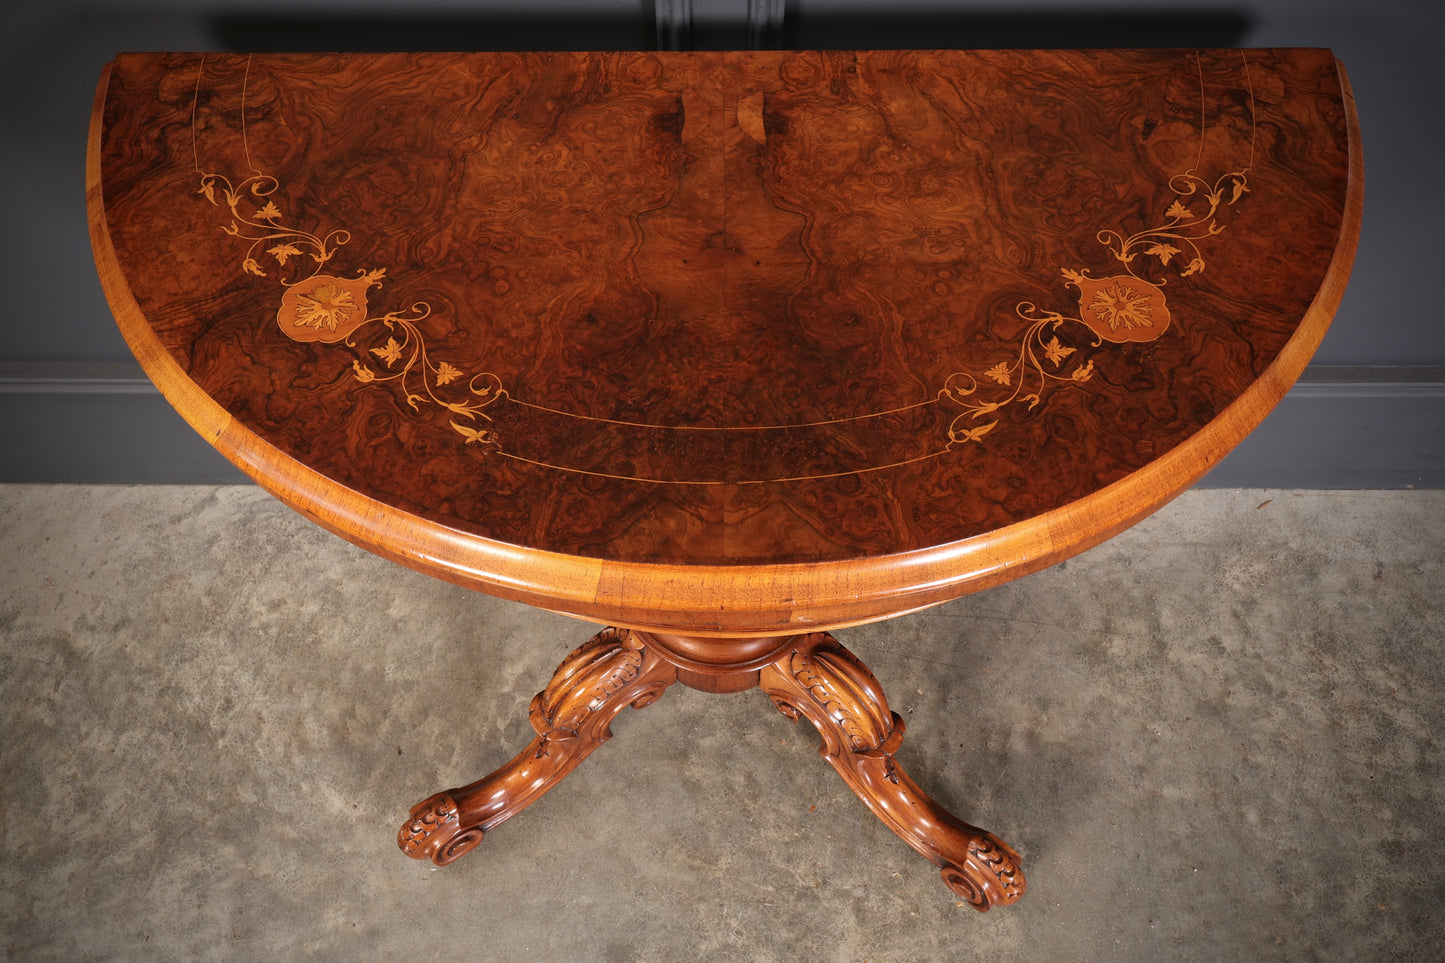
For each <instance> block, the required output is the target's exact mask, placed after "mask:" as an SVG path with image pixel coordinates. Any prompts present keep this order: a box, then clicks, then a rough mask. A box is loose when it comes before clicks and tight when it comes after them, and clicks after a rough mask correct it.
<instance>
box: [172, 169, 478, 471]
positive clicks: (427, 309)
mask: <svg viewBox="0 0 1445 963" xmlns="http://www.w3.org/2000/svg"><path fill="white" fill-rule="evenodd" d="M279 186H280V185H279V183H278V182H277V180H276V179H275V178H274V177H271V176H270V175H267V174H263V173H255V174H252V175H251V176H250V177H248V178H246V179H244V180H242V181H240V182H239V183H233V182H232V180H231V179H230V178H228V177H226V176H225V175H224V174H220V173H216V172H207V171H201V172H200V188H199V189H198V190H197V191H196V193H197V194H199V195H201V196H203V197H205V199H206V200H208V201H209V202H210V203H211V204H213V205H215V206H216V207H224V208H225V209H226V210H227V211H228V212H229V214H230V223H229V224H227V225H225V226H224V227H223V228H222V230H223V231H224V232H225V233H226V234H227V235H229V236H231V237H234V238H237V239H239V240H242V241H248V242H250V243H249V246H248V247H247V248H246V252H245V256H244V257H243V258H242V260H241V270H242V271H243V272H244V273H246V274H248V275H252V276H254V277H257V278H270V277H275V278H276V279H277V280H278V281H279V283H280V284H281V287H282V291H281V302H280V305H279V306H278V308H277V311H276V324H277V326H278V327H279V328H280V329H281V332H282V333H283V334H285V335H286V336H287V337H288V338H291V339H292V340H294V341H299V342H303V343H312V342H319V343H322V344H338V343H340V344H344V345H345V346H346V347H349V348H352V349H353V350H354V351H355V352H356V354H357V357H356V358H355V359H354V360H353V361H352V362H351V368H352V374H353V376H354V377H355V378H356V380H357V381H359V382H361V383H362V384H384V383H387V382H395V383H396V384H397V385H398V386H399V387H400V389H401V391H402V393H403V397H404V399H405V401H406V403H407V405H408V406H410V407H411V409H412V410H413V411H416V412H420V411H421V409H422V406H423V405H428V406H434V407H436V408H440V409H443V410H445V411H447V412H449V413H450V414H451V415H452V416H454V417H453V418H452V420H451V422H450V423H451V427H452V428H453V429H454V430H455V431H456V432H457V433H458V434H460V435H461V436H462V437H463V438H464V439H465V441H464V442H463V443H464V444H467V445H471V444H475V445H478V446H480V447H482V448H484V449H498V448H500V447H501V439H500V437H499V436H498V434H497V432H496V431H495V430H494V429H493V428H491V427H490V425H491V418H490V417H488V415H487V414H486V412H485V409H486V408H487V407H488V406H489V405H491V404H493V403H494V402H496V401H497V400H498V399H500V398H503V397H505V396H506V391H505V389H504V388H503V387H502V383H501V380H500V379H499V378H498V377H497V376H496V375H494V374H491V373H490V372H482V373H479V374H474V375H470V376H469V375H468V374H467V373H466V372H464V371H463V370H462V369H460V368H458V367H456V366H455V365H453V364H452V363H451V362H449V361H444V360H437V359H434V358H432V357H431V356H430V355H429V353H428V351H427V344H426V339H425V338H424V337H423V336H422V333H421V330H420V329H419V328H418V327H417V323H418V322H420V321H422V320H424V319H425V318H427V317H428V316H429V315H430V314H431V306H430V305H429V304H428V303H427V302H425V301H415V302H413V303H412V304H411V305H409V306H408V307H407V308H406V309H405V310H400V311H388V312H386V313H384V314H373V313H372V310H371V306H370V303H369V295H370V294H371V292H372V289H379V288H381V286H382V283H383V281H384V280H386V268H370V269H368V268H358V269H356V271H355V273H354V275H353V276H350V277H346V276H341V275H339V274H334V273H330V272H328V271H325V270H324V269H326V268H327V266H328V264H329V263H330V262H331V260H332V259H333V258H334V257H335V256H336V255H337V252H338V249H339V248H341V247H342V246H343V245H345V244H346V243H347V242H348V241H350V240H351V233H350V232H349V231H346V230H332V231H329V232H327V233H325V234H316V233H313V232H310V231H306V230H304V229H302V228H299V227H294V226H292V225H290V224H288V223H287V221H286V217H285V215H284V213H283V212H282V211H281V209H280V207H278V206H277V203H276V201H275V199H274V198H273V197H272V195H273V194H274V193H275V192H276V190H277V189H278V188H279ZM368 328H369V329H371V335H370V337H369V339H363V341H362V343H364V344H367V345H369V346H368V347H363V346H362V343H359V342H358V340H357V338H356V336H357V334H358V332H361V331H363V330H364V329H368ZM383 339H384V340H383Z"/></svg>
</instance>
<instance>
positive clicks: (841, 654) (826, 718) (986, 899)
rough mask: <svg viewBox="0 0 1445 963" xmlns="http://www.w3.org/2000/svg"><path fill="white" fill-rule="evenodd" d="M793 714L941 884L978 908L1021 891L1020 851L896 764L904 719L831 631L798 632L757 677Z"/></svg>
mask: <svg viewBox="0 0 1445 963" xmlns="http://www.w3.org/2000/svg"><path fill="white" fill-rule="evenodd" d="M759 685H760V686H761V687H762V689H763V691H765V692H766V693H767V694H768V696H769V697H770V698H771V699H772V700H773V703H774V704H775V705H776V706H777V707H778V709H779V710H781V711H782V713H783V714H784V715H785V716H787V717H789V718H790V719H797V718H798V717H799V716H802V717H804V718H806V719H807V720H808V721H809V722H811V723H812V724H813V725H814V726H815V727H816V728H817V730H818V733H819V734H820V735H821V736H822V739H823V744H822V746H821V747H820V749H819V751H820V752H821V753H822V754H823V757H824V758H825V759H827V760H828V762H829V763H830V764H832V766H833V768H834V769H836V770H837V771H838V773H839V775H841V776H842V777H843V779H844V781H845V782H847V783H848V785H849V787H850V788H852V790H853V791H854V792H855V793H857V794H858V798H860V799H862V800H863V802H864V803H865V804H867V806H868V808H869V809H871V810H873V813H874V814H875V815H876V816H878V818H879V819H881V820H883V822H884V823H886V824H887V825H888V828H890V829H892V830H893V831H894V832H895V833H897V834H898V835H899V836H900V837H902V838H903V840H904V842H906V843H908V845H910V846H912V847H913V848H914V849H915V850H917V851H918V852H919V853H921V854H923V855H924V856H926V857H927V858H928V859H930V860H931V861H932V862H933V863H934V864H935V865H937V866H940V867H942V870H943V881H944V882H945V883H946V884H948V887H949V888H950V889H952V890H953V891H954V892H955V893H957V894H958V895H959V896H961V897H963V899H965V900H966V901H967V902H968V903H969V904H970V905H972V906H973V907H974V908H975V909H978V910H980V911H987V910H988V909H989V907H991V906H998V905H1003V904H1007V903H1012V902H1015V901H1016V900H1018V899H1019V897H1021V896H1023V894H1024V885H1025V884H1024V874H1023V870H1022V869H1021V868H1020V859H1019V855H1018V853H1016V852H1014V851H1013V849H1011V848H1010V847H1009V846H1008V845H1007V844H1006V843H1004V842H1002V841H1001V840H999V839H998V838H997V837H996V836H994V835H993V834H992V833H988V832H985V831H983V830H982V829H979V828H978V827H976V826H970V825H969V824H968V823H966V822H963V821H962V820H961V819H958V818H956V817H955V816H953V815H952V814H951V813H949V812H948V811H947V810H945V809H943V808H942V807H941V806H939V805H938V804H937V803H935V802H934V801H933V800H932V799H930V798H929V797H928V795H927V794H926V793H925V792H924V791H923V790H922V789H920V788H918V786H917V784H916V783H914V782H913V780H911V779H909V778H908V775H907V774H906V773H904V771H903V770H902V769H901V768H899V766H898V763H897V762H896V761H895V759H894V754H895V753H896V752H897V751H898V747H899V746H901V745H902V744H903V731H904V727H903V720H902V719H900V718H899V717H898V715H897V713H894V712H892V711H891V710H890V709H889V708H888V702H887V700H886V699H885V698H884V696H883V690H882V687H881V686H880V685H879V683H878V680H877V679H876V678H875V677H874V675H873V673H872V672H870V671H868V667H867V666H865V665H864V664H863V663H862V662H860V661H858V658H857V657H856V656H854V655H853V653H851V652H849V651H848V650H847V649H845V648H843V646H842V645H840V644H839V643H838V641H837V640H836V639H834V638H833V637H832V636H831V635H828V634H826V633H821V632H820V633H816V634H813V635H807V636H800V637H799V638H798V640H797V643H796V644H795V645H794V646H793V647H792V648H791V649H790V650H789V651H788V652H786V653H785V654H784V655H783V656H782V657H781V658H779V659H778V660H777V661H776V662H774V663H773V664H772V665H769V666H767V667H766V668H764V669H763V670H762V677H761V679H760V681H759Z"/></svg>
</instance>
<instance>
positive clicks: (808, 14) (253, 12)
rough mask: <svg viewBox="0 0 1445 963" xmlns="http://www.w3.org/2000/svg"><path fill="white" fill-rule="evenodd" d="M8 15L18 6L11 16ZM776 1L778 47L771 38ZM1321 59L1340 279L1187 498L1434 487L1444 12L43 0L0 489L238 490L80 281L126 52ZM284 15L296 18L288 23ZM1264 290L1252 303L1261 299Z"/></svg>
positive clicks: (5, 370) (1259, 4)
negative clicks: (1358, 188)
mask: <svg viewBox="0 0 1445 963" xmlns="http://www.w3.org/2000/svg"><path fill="white" fill-rule="evenodd" d="M12 6H14V5H12ZM785 6H786V12H787V17H786V21H785V23H784V27H783V29H782V30H781V31H778V30H775V29H769V28H772V27H774V26H776V22H777V21H778V20H779V19H781V14H782V13H783V11H784V8H785ZM750 9H751V11H752V14H753V24H752V33H751V36H753V37H760V38H761V39H762V40H764V41H765V42H767V43H772V44H777V45H785V46H794V47H866V46H894V47H899V46H901V47H928V46H944V47H990V46H995V47H996V46H1068V47H1087V46H1119V47H1129V46H1224V45H1236V46H1273V45H1280V46H1323V47H1330V48H1332V49H1334V51H1335V53H1336V54H1337V55H1338V56H1339V57H1340V58H1341V60H1343V61H1344V63H1345V65H1346V66H1347V68H1348V69H1349V72H1350V77H1351V81H1352V83H1353V85H1354V89H1355V95H1356V99H1357V101H1358V104H1359V113H1360V120H1361V127H1362V131H1363V139H1364V145H1365V162H1366V171H1367V176H1366V184H1367V189H1366V201H1365V221H1364V230H1363V233H1362V237H1361V243H1360V249H1359V255H1358V258H1357V260H1356V264H1355V272H1354V276H1353V278H1352V280H1351V282H1350V288H1349V291H1348V293H1347V294H1346V296H1345V300H1344V303H1343V305H1342V306H1341V308H1340V311H1339V314H1338V315H1337V317H1336V320H1335V323H1334V326H1333V328H1332V329H1331V331H1330V333H1329V335H1328V336H1327V337H1326V339H1325V342H1324V344H1323V346H1322V347H1321V349H1320V351H1319V353H1318V355H1317V356H1316V359H1315V360H1316V364H1315V365H1314V366H1312V368H1311V369H1310V371H1309V372H1308V373H1307V375H1306V378H1305V382H1304V383H1302V384H1301V385H1300V386H1298V387H1297V388H1296V389H1295V391H1293V392H1292V393H1291V394H1290V396H1289V397H1288V398H1287V399H1286V400H1285V402H1284V403H1283V404H1282V405H1281V406H1280V408H1279V409H1278V410H1277V411H1276V412H1275V413H1274V414H1273V415H1272V416H1271V417H1270V419H1269V420H1268V421H1266V423H1265V424H1264V426H1263V427H1261V428H1260V429H1259V430H1258V431H1257V432H1256V433H1255V434H1254V435H1252V436H1251V437H1250V438H1249V439H1247V440H1246V441H1245V443H1244V444H1243V445H1242V446H1241V447H1240V448H1239V450H1237V451H1236V452H1235V453H1234V454H1233V455H1231V456H1230V457H1229V458H1228V459H1227V460H1226V461H1225V462H1224V463H1223V464H1222V465H1221V466H1220V467H1219V468H1217V469H1216V470H1215V471H1214V472H1213V473H1211V474H1210V476H1209V477H1208V478H1207V479H1206V481H1205V484H1213V485H1243V486H1261V487H1263V486H1271V487H1272V486H1289V487H1316V488H1329V487H1336V488H1338V487H1408V486H1416V487H1427V486H1428V487H1445V338H1442V337H1441V336H1440V335H1439V334H1438V333H1437V332H1438V331H1439V328H1440V321H1439V320H1438V311H1439V305H1438V303H1437V302H1436V301H1435V300H1434V297H1433V294H1434V288H1435V285H1436V283H1437V281H1436V279H1437V276H1438V271H1439V268H1437V267H1436V266H1435V264H1434V258H1435V257H1436V256H1437V251H1438V249H1439V245H1438V243H1437V241H1436V239H1435V238H1434V237H1433V232H1434V231H1435V230H1436V229H1437V225H1439V224H1441V223H1445V217H1442V215H1445V200H1442V191H1441V190H1440V188H1439V186H1438V184H1437V182H1438V180H1439V173H1438V172H1439V169H1440V167H1441V164H1440V161H1439V160H1438V158H1439V157H1440V156H1441V154H1442V148H1445V119H1442V111H1441V108H1440V106H1439V105H1440V104H1441V103H1445V73H1442V72H1441V71H1440V70H1439V69H1438V67H1437V61H1438V59H1439V57H1440V53H1439V49H1438V48H1439V46H1440V41H1441V40H1442V39H1445V3H1442V2H1440V0H1373V2H1368V3H1366V2H1361V0H1242V2H1232V3H1231V2H1215V0H1193V2H1191V3H1190V4H1189V5H1188V6H1187V7H1183V8H1181V7H1178V6H1175V5H1169V6H1167V7H1166V6H1165V5H1161V4H1159V3H1157V2H1152V0H1151V2H1136V0H1118V2H1115V3H1111V4H1101V3H1098V2H1079V0H1075V2H1069V0H1016V2H1013V3H1008V4H1002V3H984V2H968V0H954V2H943V0H888V2H884V0H874V2H865V0H796V2H789V3H786V4H785V3H784V0H751V2H749V0H656V2H655V3H654V2H653V0H530V2H529V0H510V2H508V0H471V2H470V3H468V4H466V5H459V4H456V3H451V2H444V0H431V2H421V3H418V2H412V3H405V4H403V3H401V2H399V0H371V2H360V3H358V2H354V0H353V2H350V3H341V2H336V0H324V2H321V0H313V2H311V3H309V4H306V5H298V4H295V3H281V2H275V0H249V2H247V3H246V4H244V5H240V4H237V3H222V2H216V0H186V2H180V0H160V2H151V3H147V4H145V5H138V4H136V3H133V2H125V0H91V2H89V3H82V2H78V0H50V2H48V3H45V4H29V5H25V6H24V7H18V8H15V9H9V10H7V12H6V13H5V14H4V15H3V16H4V21H5V24H6V29H5V31H4V32H3V36H0V80H3V89H4V90H5V91H6V92H7V95H6V96H5V97H4V98H0V185H3V190H4V196H5V209H6V212H7V214H6V216H7V217H8V218H9V223H10V225H11V226H10V228H9V229H8V230H7V231H6V233H5V236H4V241H3V242H0V243H3V245H4V252H3V257H0V291H3V293H4V297H3V299H0V311H3V315H0V331H3V334H4V337H3V338H0V481H127V482H128V481H145V482H180V481H239V480H242V478H241V476H240V475H239V474H238V473H237V472H236V471H235V470H234V469H233V468H231V467H230V466H229V465H228V464H227V463H226V462H225V461H224V460H223V459H221V458H220V457H219V456H218V455H216V454H215V453H214V452H213V451H212V450H211V449H210V448H209V447H207V446H206V445H205V444H204V442H202V441H200V439H199V438H197V437H196V436H194V435H193V434H192V433H191V432H190V430H189V429H188V428H187V427H186V426H185V425H184V424H183V423H182V422H181V421H180V419H179V418H178V417H177V416H175V415H174V413H172V412H171V411H170V409H169V408H168V407H167V406H166V404H165V402H164V401H163V400H162V399H161V398H160V396H159V395H158V394H157V393H155V392H154V390H153V389H151V388H150V387H149V382H147V381H146V380H145V378H144V376H143V375H142V374H141V373H140V370H139V368H138V367H137V366H136V365H135V364H134V362H133V361H132V359H131V356H130V352H129V351H128V349H127V348H126V346H125V344H124V342H123V341H122V340H121V338H120V336H119V334H118V333H117V332H116V330H115V326H114V323H113V322H112V320H111V316H110V312H109V310H108V308H107V307H106V303H105V299H104V297H103V296H102V294H101V291H100V286H99V283H98V281H97V280H96V276H95V271H94V269H93V267H92V261H91V254H90V245H89V239H88V234H87V230H86V221H85V197H84V187H83V185H84V158H85V135H86V127H87V123H88V120H89V114H90V104H91V98H92V95H93V92H94V85H95V82H96V79H97V78H98V76H99V74H100V70H101V68H102V67H103V66H104V65H105V63H106V62H108V61H109V60H110V58H111V57H112V56H114V54H116V53H118V52H120V51H124V50H198V49H409V48H428V47H429V48H433V49H439V48H451V49H485V48H489V47H512V48H548V47H552V48H557V47H564V48H575V49H585V48H639V47H647V46H650V45H652V44H653V43H654V42H655V40H656V38H657V37H658V36H662V37H664V39H665V40H666V39H669V38H670V39H674V40H679V39H680V42H682V43H689V42H690V43H691V44H692V45H694V46H699V47H718V46H745V45H747V44H748V42H749V38H750V33H749V21H748V13H749V10H750ZM298 10H300V11H303V12H302V13H300V14H298V12H297V11H298ZM1266 295H1267V293H1266Z"/></svg>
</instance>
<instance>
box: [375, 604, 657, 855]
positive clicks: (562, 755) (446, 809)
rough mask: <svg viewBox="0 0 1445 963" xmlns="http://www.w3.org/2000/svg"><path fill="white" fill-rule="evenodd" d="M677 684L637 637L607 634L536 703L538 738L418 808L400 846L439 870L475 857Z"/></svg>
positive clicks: (576, 656)
mask: <svg viewBox="0 0 1445 963" xmlns="http://www.w3.org/2000/svg"><path fill="white" fill-rule="evenodd" d="M675 681H677V670H676V669H674V668H673V667H672V665H671V664H670V663H668V662H666V661H664V660H663V659H662V658H661V657H659V656H658V655H657V654H656V653H654V652H652V651H650V650H649V649H647V648H646V647H645V646H644V645H643V643H642V640H641V639H640V638H638V636H637V635H636V634H635V633H633V632H631V631H628V630H625V629H621V630H620V629H604V630H603V631H601V632H599V633H598V634H597V635H595V636H593V637H592V638H591V639H590V640H588V641H587V642H586V644H584V645H583V646H581V647H580V648H578V649H577V650H576V651H574V652H573V653H572V654H571V655H569V656H567V658H566V659H564V660H563V662H562V664H561V665H560V666H558V668H557V671H556V672H555V673H553V675H552V681H550V682H548V683H547V688H545V689H543V690H542V691H541V692H539V693H537V695H536V698H534V699H533V700H532V705H531V709H530V710H529V711H528V718H529V720H530V721H531V723H532V728H534V729H536V730H537V738H535V739H533V740H532V742H531V744H530V745H528V746H527V748H526V749H523V750H522V751H521V752H519V753H518V754H517V755H516V756H515V757H514V758H513V759H512V761H511V762H508V763H507V764H506V765H505V766H502V767H501V768H500V769H498V770H497V771H495V772H493V773H492V774H491V775H488V776H486V777H484V778H482V779H479V780H477V781H476V782H474V783H472V784H470V785H468V786H463V787H462V788H460V789H449V790H447V791H446V792H443V793H438V794H436V795H435V796H432V797H430V798H429V799H426V800H425V801H423V802H421V803H418V804H417V805H416V806H415V807H414V808H413V809H412V811H411V817H412V818H411V819H409V820H408V821H407V822H406V823H405V824H404V825H403V826H402V827H401V831H400V832H399V833H398V834H397V844H398V845H400V846H401V850H402V852H404V853H406V854H407V855H408V856H411V857H412V858H414V859H430V860H431V861H432V862H434V863H436V864H437V865H438V866H445V865H446V864H447V863H450V862H452V861H453V860H455V859H457V858H458V857H460V856H462V855H464V854H466V853H468V852H470V851H471V850H472V849H473V848H475V847H476V845H477V844H478V843H480V842H481V841H482V836H483V835H484V834H485V833H487V832H489V831H491V830H492V829H494V828H496V827H497V826H498V825H500V824H501V823H502V822H504V821H505V820H507V819H509V818H511V817H512V816H515V815H516V814H517V813H519V812H521V811H522V810H523V809H525V808H527V807H528V806H530V805H531V804H532V803H534V802H536V801H537V800H538V799H540V798H541V797H542V796H543V794H545V793H546V792H547V790H549V789H551V788H552V787H553V786H555V785H556V784H557V783H558V782H560V781H561V779H562V778H563V777H564V776H566V775H567V774H568V773H569V772H571V771H572V770H573V769H575V768H576V767H577V764H578V763H580V762H581V761H582V760H583V759H586V758H587V757H588V756H589V755H591V753H592V751H593V750H595V749H596V748H597V747H598V746H600V745H602V743H604V742H606V741H607V740H608V739H610V738H612V730H611V728H610V726H611V723H612V720H613V719H614V718H616V716H617V713H619V712H621V711H622V710H623V709H625V708H626V707H628V706H632V707H633V708H637V709H641V708H643V707H644V706H647V705H650V704H652V703H653V702H655V701H657V699H658V697H659V696H661V695H662V693H663V692H664V691H665V690H666V689H667V687H668V686H670V685H672V684H673V683H674V682H675Z"/></svg>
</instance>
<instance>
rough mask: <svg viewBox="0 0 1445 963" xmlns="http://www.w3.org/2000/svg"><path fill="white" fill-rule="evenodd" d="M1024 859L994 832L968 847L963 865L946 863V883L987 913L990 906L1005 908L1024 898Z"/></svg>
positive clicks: (944, 873) (944, 878)
mask: <svg viewBox="0 0 1445 963" xmlns="http://www.w3.org/2000/svg"><path fill="white" fill-rule="evenodd" d="M1021 863H1022V860H1021V859H1019V854H1018V853H1016V852H1014V850H1013V847H1012V846H1010V845H1009V844H1008V843H1006V842H1004V841H1003V840H1001V839H999V838H998V837H997V836H995V835H994V834H993V833H983V832H981V833H979V838H978V839H976V840H971V841H970V842H969V845H968V857H967V858H966V859H965V860H964V861H963V865H961V866H960V865H958V864H956V863H950V862H947V861H945V862H944V863H943V882H944V884H945V885H946V886H947V887H948V888H949V889H951V890H953V891H954V892H955V893H957V894H958V895H959V896H961V897H962V898H963V899H964V900H965V901H966V902H967V903H968V904H969V905H970V906H972V907H973V908H974V909H977V910H979V911H980V912H987V911H988V908H989V907H990V906H1005V905H1007V904H1009V903H1014V902H1017V901H1018V899H1019V897H1020V896H1023V895H1024V888H1025V884H1024V871H1023V869H1022V868H1021Z"/></svg>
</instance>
